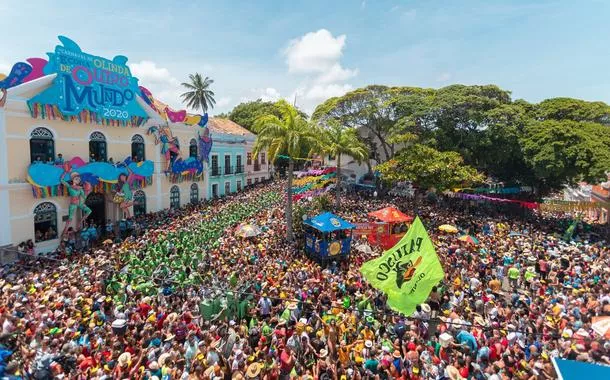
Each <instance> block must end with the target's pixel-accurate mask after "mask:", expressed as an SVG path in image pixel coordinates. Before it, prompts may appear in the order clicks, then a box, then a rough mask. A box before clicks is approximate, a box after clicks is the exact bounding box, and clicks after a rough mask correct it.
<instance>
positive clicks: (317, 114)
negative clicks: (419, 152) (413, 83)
mask: <svg viewBox="0 0 610 380" xmlns="http://www.w3.org/2000/svg"><path fill="white" fill-rule="evenodd" d="M410 91H416V92H422V91H425V90H423V89H419V88H411V87H387V86H377V85H373V86H367V87H364V88H360V89H357V90H354V91H351V92H348V93H347V94H345V95H343V96H340V97H335V98H330V99H328V100H327V101H325V102H324V103H322V104H320V105H319V106H318V107H317V108H316V109H315V111H314V113H313V115H312V116H311V117H312V120H313V121H315V122H320V123H322V124H324V123H327V122H328V121H330V120H332V121H336V122H338V123H339V124H341V125H343V126H346V127H349V128H356V129H358V131H359V133H360V135H361V136H362V139H363V141H365V142H366V143H367V144H368V145H369V148H370V153H371V154H370V157H371V158H372V159H374V160H376V161H377V162H383V161H385V160H387V159H390V158H392V157H393V156H394V153H395V149H396V143H395V142H394V141H393V140H392V139H391V138H392V136H393V134H394V133H393V132H394V126H395V124H396V122H397V121H398V119H399V118H400V115H397V113H396V112H395V107H394V102H393V100H394V98H395V97H396V96H398V95H400V94H407V93H409V92H410Z"/></svg>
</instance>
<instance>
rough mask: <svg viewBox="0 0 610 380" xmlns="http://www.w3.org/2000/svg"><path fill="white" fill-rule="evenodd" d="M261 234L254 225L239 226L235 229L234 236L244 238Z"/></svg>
mask: <svg viewBox="0 0 610 380" xmlns="http://www.w3.org/2000/svg"><path fill="white" fill-rule="evenodd" d="M262 233H263V231H262V230H261V229H260V228H258V227H257V226H255V225H254V224H240V225H239V226H237V228H236V229H235V234H236V235H237V236H241V237H244V238H247V237H254V236H258V235H260V234H262Z"/></svg>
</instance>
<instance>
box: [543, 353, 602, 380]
mask: <svg viewBox="0 0 610 380" xmlns="http://www.w3.org/2000/svg"><path fill="white" fill-rule="evenodd" d="M553 365H554V366H555V371H556V372H557V377H558V378H559V379H560V380H572V379H580V378H582V377H583V376H585V377H587V378H588V379H610V366H605V365H600V364H593V363H586V362H579V361H576V360H565V359H555V358H554V359H553Z"/></svg>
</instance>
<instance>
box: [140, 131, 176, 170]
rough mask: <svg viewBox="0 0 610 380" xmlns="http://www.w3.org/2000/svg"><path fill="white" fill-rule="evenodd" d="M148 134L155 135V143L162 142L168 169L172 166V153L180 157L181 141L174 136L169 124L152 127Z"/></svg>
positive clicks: (162, 152)
mask: <svg viewBox="0 0 610 380" xmlns="http://www.w3.org/2000/svg"><path fill="white" fill-rule="evenodd" d="M147 134H149V135H150V134H153V135H154V136H155V145H159V143H161V154H162V155H163V156H164V157H165V161H167V171H170V169H171V167H172V160H171V157H172V156H171V153H172V152H173V153H174V154H176V158H179V157H180V142H179V141H178V138H177V137H174V136H172V132H171V130H170V129H169V127H168V126H159V127H150V128H148V132H147Z"/></svg>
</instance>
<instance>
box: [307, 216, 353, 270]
mask: <svg viewBox="0 0 610 380" xmlns="http://www.w3.org/2000/svg"><path fill="white" fill-rule="evenodd" d="M303 224H304V227H305V252H307V253H308V254H309V255H310V256H311V257H313V258H314V259H316V260H319V261H322V262H324V261H326V260H327V259H331V258H332V259H335V258H346V257H347V256H348V255H349V252H350V249H351V244H352V233H351V230H352V229H354V228H356V226H355V225H354V224H351V223H349V222H346V221H345V220H343V219H341V218H339V217H338V216H337V215H335V214H332V213H330V212H325V213H324V214H320V215H318V216H314V217H313V218H309V219H305V220H304V221H303ZM336 231H344V232H337V233H335V232H336Z"/></svg>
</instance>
